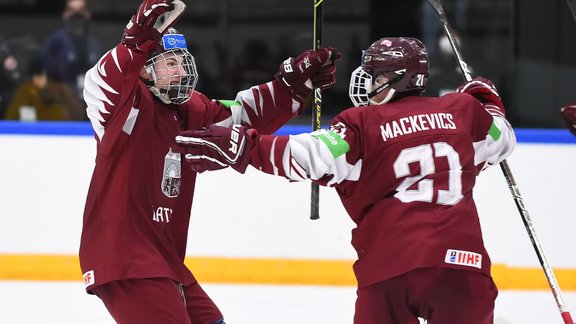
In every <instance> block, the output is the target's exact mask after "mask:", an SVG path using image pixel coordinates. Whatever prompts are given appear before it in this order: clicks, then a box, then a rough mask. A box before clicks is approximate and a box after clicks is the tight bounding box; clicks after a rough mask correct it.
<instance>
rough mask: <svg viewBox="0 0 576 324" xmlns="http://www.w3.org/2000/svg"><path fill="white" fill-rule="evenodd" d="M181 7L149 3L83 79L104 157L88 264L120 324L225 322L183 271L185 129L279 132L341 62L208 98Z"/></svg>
mask: <svg viewBox="0 0 576 324" xmlns="http://www.w3.org/2000/svg"><path fill="white" fill-rule="evenodd" d="M184 8H185V5H184V3H183V2H182V1H180V0H144V1H143V2H142V3H141V5H140V7H139V8H138V11H137V12H136V14H135V15H134V16H133V17H132V18H131V20H130V22H129V23H128V25H127V26H126V28H125V30H124V36H123V38H122V41H121V43H120V44H118V45H117V46H116V47H115V48H113V49H112V50H110V51H109V52H108V53H107V54H105V55H104V56H103V57H102V58H101V59H100V60H99V62H98V63H97V64H96V66H94V67H93V68H92V69H90V70H89V71H88V73H87V75H86V79H85V90H84V98H85V100H86V102H87V105H88V107H87V113H88V116H89V118H90V121H91V123H92V126H93V128H94V133H95V139H96V144H97V155H96V164H95V168H94V173H93V176H92V181H91V184H90V188H89V191H88V196H87V200H86V206H85V210H84V221H83V228H82V237H81V243H80V264H81V268H82V272H83V277H84V282H85V285H86V289H87V291H88V293H90V294H95V295H97V296H98V297H99V298H100V299H101V300H102V301H103V303H104V305H105V306H106V308H107V309H108V311H109V312H110V314H111V315H112V317H113V318H114V320H115V321H116V322H118V323H154V324H158V323H163V324H170V323H192V324H215V323H224V320H223V316H222V314H221V313H220V311H219V310H218V308H217V307H216V305H215V304H214V303H213V302H212V300H211V299H210V298H209V297H208V295H207V294H206V293H205V292H204V291H203V290H202V288H201V287H200V286H199V284H198V283H197V281H196V280H195V278H194V276H193V275H192V273H191V272H190V271H189V269H187V267H186V266H185V264H184V257H185V255H186V240H187V231H188V225H189V221H190V211H191V205H192V197H193V193H194V183H195V179H196V172H194V171H193V170H191V168H190V167H188V166H187V165H183V159H182V157H181V155H180V153H177V152H176V148H177V145H176V143H175V141H174V138H175V136H176V135H177V134H178V132H179V131H183V130H186V129H198V128H201V127H207V126H209V125H211V124H217V125H220V126H230V125H232V124H244V125H246V126H247V127H251V128H255V129H257V130H258V131H259V132H261V133H262V134H271V133H273V132H274V131H275V130H276V129H278V128H279V127H280V126H282V125H283V124H284V123H285V122H286V121H288V120H289V119H291V118H293V117H295V116H297V115H299V114H300V113H301V112H302V109H303V108H302V103H303V101H304V99H305V98H306V97H307V96H308V95H309V94H310V93H311V83H312V82H315V83H316V86H318V87H321V88H327V87H329V86H331V85H332V84H333V83H334V80H335V74H334V73H335V66H334V64H333V63H332V62H331V61H330V57H331V56H332V57H333V58H334V57H336V58H337V56H338V55H337V53H332V52H331V50H329V49H322V50H319V51H316V52H312V51H307V52H304V53H303V54H302V55H300V56H299V57H298V58H296V59H294V58H290V59H288V60H286V61H285V62H284V63H283V64H282V65H281V66H282V70H281V71H280V72H279V80H273V81H271V82H268V83H266V84H262V85H258V86H254V87H252V88H250V89H248V90H245V91H241V92H239V93H238V95H237V97H236V101H233V102H226V103H222V102H218V101H211V100H209V99H208V98H207V97H206V96H205V95H203V94H201V93H198V92H196V91H194V86H195V84H196V81H197V78H198V75H197V73H196V66H195V62H194V58H193V57H192V55H191V54H190V53H189V52H188V50H187V48H186V41H185V39H184V36H183V35H181V34H177V32H176V31H175V30H174V29H173V28H171V26H172V25H173V24H174V23H175V22H176V20H177V19H178V18H179V16H180V15H181V14H182V12H183V10H184Z"/></svg>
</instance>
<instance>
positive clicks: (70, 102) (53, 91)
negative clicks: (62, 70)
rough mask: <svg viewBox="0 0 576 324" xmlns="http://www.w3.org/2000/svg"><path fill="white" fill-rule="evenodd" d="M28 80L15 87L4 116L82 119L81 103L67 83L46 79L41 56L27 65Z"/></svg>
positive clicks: (34, 119) (7, 117)
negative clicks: (14, 92)
mask: <svg viewBox="0 0 576 324" xmlns="http://www.w3.org/2000/svg"><path fill="white" fill-rule="evenodd" d="M28 75H29V79H28V81H26V82H25V83H24V84H22V85H21V86H19V87H18V89H17V90H16V94H15V95H14V98H13V99H12V101H11V103H10V105H9V106H8V109H7V110H6V119H12V120H22V121H36V120H71V119H78V120H79V119H82V118H81V116H82V115H83V105H82V103H81V102H80V101H79V100H78V98H76V96H75V95H74V93H73V91H72V90H71V89H70V87H68V85H67V84H65V83H62V82H56V81H49V80H48V77H47V74H46V65H45V64H44V60H43V59H42V58H41V57H36V58H34V59H33V60H32V61H31V62H30V64H29V65H28Z"/></svg>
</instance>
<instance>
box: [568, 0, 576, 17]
mask: <svg viewBox="0 0 576 324" xmlns="http://www.w3.org/2000/svg"><path fill="white" fill-rule="evenodd" d="M566 2H568V7H570V11H572V17H574V20H576V0H566Z"/></svg>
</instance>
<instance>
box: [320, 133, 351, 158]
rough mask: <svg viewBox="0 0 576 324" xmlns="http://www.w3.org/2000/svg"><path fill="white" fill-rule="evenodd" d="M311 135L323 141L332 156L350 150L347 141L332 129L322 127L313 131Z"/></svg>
mask: <svg viewBox="0 0 576 324" xmlns="http://www.w3.org/2000/svg"><path fill="white" fill-rule="evenodd" d="M311 135H312V136H313V137H316V138H317V139H319V140H321V141H322V142H324V144H326V146H327V147H328V149H329V150H330V152H331V153H332V156H334V158H337V157H339V156H340V155H342V154H346V153H347V152H348V151H350V145H349V144H348V142H346V141H345V140H344V139H342V137H340V135H338V134H336V133H334V132H332V131H329V130H325V129H323V130H319V131H316V132H313V133H312V134H311Z"/></svg>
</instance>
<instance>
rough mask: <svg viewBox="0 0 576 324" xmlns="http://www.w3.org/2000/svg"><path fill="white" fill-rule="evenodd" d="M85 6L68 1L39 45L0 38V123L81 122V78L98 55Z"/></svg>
mask: <svg viewBox="0 0 576 324" xmlns="http://www.w3.org/2000/svg"><path fill="white" fill-rule="evenodd" d="M90 18H91V13H90V10H89V8H88V5H87V3H86V0H68V1H67V2H66V5H65V7H64V9H63V11H62V26H61V28H59V29H58V30H56V31H54V32H53V33H52V34H51V35H50V36H49V37H48V38H47V39H46V40H45V42H44V43H43V44H38V43H37V42H35V41H34V40H32V39H28V38H26V39H22V38H19V39H4V38H3V37H2V36H1V35H0V119H2V118H3V119H8V120H22V121H36V120H86V119H87V117H86V112H85V104H84V102H83V98H82V90H83V82H84V73H85V71H87V70H88V69H89V68H90V67H91V66H93V65H94V64H96V62H97V61H98V59H99V58H100V56H101V55H102V54H103V52H102V49H101V48H100V44H99V42H98V41H97V40H96V38H95V37H94V36H93V35H92V34H91V33H90V29H89V22H90Z"/></svg>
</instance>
